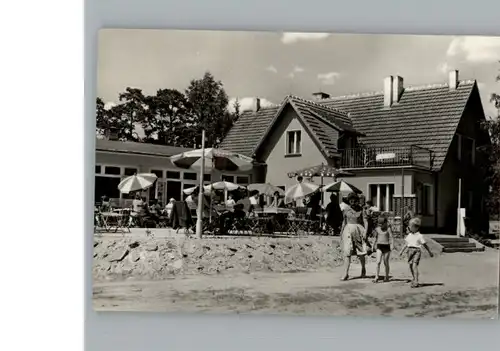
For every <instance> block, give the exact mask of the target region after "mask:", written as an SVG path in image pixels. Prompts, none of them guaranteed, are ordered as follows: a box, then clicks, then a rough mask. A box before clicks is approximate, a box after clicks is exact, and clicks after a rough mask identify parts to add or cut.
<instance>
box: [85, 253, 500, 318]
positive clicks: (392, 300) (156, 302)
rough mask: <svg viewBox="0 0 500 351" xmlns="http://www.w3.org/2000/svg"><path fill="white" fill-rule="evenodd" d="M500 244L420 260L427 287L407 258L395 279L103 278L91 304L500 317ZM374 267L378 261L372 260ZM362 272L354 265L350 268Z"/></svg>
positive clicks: (395, 268)
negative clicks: (412, 282) (415, 278)
mask: <svg viewBox="0 0 500 351" xmlns="http://www.w3.org/2000/svg"><path fill="white" fill-rule="evenodd" d="M498 263H499V261H498V251H496V250H488V251H486V252H484V253H466V254H463V253H456V254H445V255H442V256H440V257H437V258H433V259H426V260H422V262H421V267H420V270H421V283H423V285H424V286H423V287H421V288H418V289H411V288H410V286H409V284H408V283H407V281H406V279H407V278H408V275H409V273H408V268H407V265H406V264H405V263H404V262H393V263H392V275H393V280H392V281H391V282H389V283H378V284H373V283H372V282H371V279H352V280H350V281H348V282H341V281H340V277H341V275H342V270H341V269H335V270H332V271H330V272H326V271H322V272H312V273H288V274H279V273H255V274H239V275H234V276H231V275H220V276H203V275H196V276H183V277H176V278H173V279H168V280H163V281H130V280H129V281H122V282H100V283H96V284H95V285H94V307H95V308H96V309H97V310H116V311H155V312H159V311H171V312H210V313H227V312H236V313H286V314H289V313H291V314H307V315H336V316H338V315H355V316H380V315H383V316H422V317H466V318H467V317H470V318H496V317H497V306H498V277H499V273H498V272H499V271H498ZM368 269H369V272H370V271H373V269H374V267H373V265H370V266H369V267H368ZM358 272H359V266H357V265H353V267H352V275H355V274H357V273H358Z"/></svg>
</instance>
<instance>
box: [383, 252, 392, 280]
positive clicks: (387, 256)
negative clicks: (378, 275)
mask: <svg viewBox="0 0 500 351" xmlns="http://www.w3.org/2000/svg"><path fill="white" fill-rule="evenodd" d="M390 258H391V252H390V251H389V252H387V253H385V254H384V267H385V277H384V281H385V282H388V281H389V273H390V271H391V268H390V266H389V260H390Z"/></svg>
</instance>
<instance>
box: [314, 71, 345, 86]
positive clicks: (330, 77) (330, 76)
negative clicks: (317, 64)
mask: <svg viewBox="0 0 500 351" xmlns="http://www.w3.org/2000/svg"><path fill="white" fill-rule="evenodd" d="M339 76H340V73H338V72H328V73H319V74H318V80H320V81H321V83H322V84H325V85H334V84H335V82H336V81H337V78H338V77H339Z"/></svg>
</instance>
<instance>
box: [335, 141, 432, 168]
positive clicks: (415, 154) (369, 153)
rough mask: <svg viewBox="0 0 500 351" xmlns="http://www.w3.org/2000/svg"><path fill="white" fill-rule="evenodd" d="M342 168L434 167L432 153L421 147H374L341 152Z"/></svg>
mask: <svg viewBox="0 0 500 351" xmlns="http://www.w3.org/2000/svg"><path fill="white" fill-rule="evenodd" d="M341 155H342V156H341V160H340V162H341V168H344V169H350V168H380V167H405V166H417V167H423V168H427V169H430V168H431V167H432V151H431V150H428V149H425V148H422V147H419V146H415V145H414V146H407V147H374V148H356V149H345V150H341Z"/></svg>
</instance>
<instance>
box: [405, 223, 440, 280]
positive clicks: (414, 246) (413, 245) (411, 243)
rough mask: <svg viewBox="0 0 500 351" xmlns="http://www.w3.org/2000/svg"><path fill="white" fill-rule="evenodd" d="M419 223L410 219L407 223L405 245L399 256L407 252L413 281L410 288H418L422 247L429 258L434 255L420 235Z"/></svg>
mask: <svg viewBox="0 0 500 351" xmlns="http://www.w3.org/2000/svg"><path fill="white" fill-rule="evenodd" d="M420 225H421V221H420V219H419V218H412V219H411V220H410V222H409V223H408V235H407V236H406V238H405V242H406V243H405V245H404V246H403V248H402V249H401V252H400V253H399V255H400V256H401V255H403V253H404V251H406V250H407V251H408V264H409V265H410V271H411V275H412V277H413V280H412V282H411V287H412V288H417V287H418V264H419V262H420V257H421V256H422V247H424V248H425V249H426V250H427V252H428V253H429V256H431V257H433V256H434V254H433V253H432V252H431V250H430V249H429V247H428V246H427V243H426V242H425V239H424V236H423V235H422V234H420V232H419V229H420Z"/></svg>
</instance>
